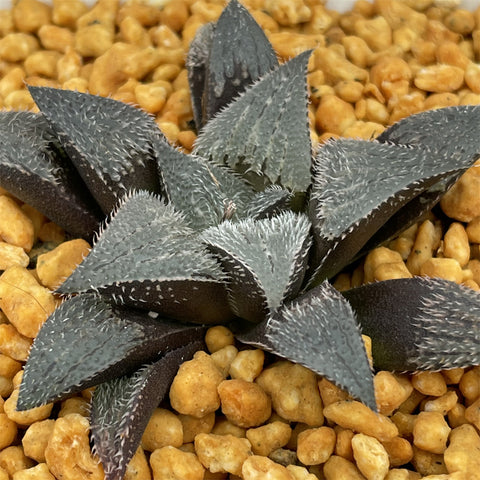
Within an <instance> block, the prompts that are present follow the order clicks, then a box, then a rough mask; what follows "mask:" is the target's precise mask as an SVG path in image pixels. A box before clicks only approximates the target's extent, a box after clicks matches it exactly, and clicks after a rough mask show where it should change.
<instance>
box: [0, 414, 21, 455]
mask: <svg viewBox="0 0 480 480" xmlns="http://www.w3.org/2000/svg"><path fill="white" fill-rule="evenodd" d="M16 435H17V425H16V423H15V422H14V421H13V420H11V419H10V418H8V415H7V414H5V413H0V451H1V450H3V449H4V448H7V447H8V446H10V445H11V444H12V442H13V441H14V440H15V437H16Z"/></svg>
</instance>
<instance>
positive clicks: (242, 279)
mask: <svg viewBox="0 0 480 480" xmlns="http://www.w3.org/2000/svg"><path fill="white" fill-rule="evenodd" d="M309 231H310V223H309V221H308V219H307V217H306V216H305V215H297V214H294V213H293V212H285V213H283V214H280V215H279V216H277V217H273V218H270V219H264V220H258V221H254V220H251V219H247V220H242V221H240V222H238V223H231V222H224V223H223V224H221V225H220V226H218V227H216V228H211V229H209V230H207V231H206V232H204V234H203V235H202V238H203V240H204V241H205V242H206V243H207V244H208V245H209V247H210V249H211V250H212V251H213V252H214V253H216V254H217V255H218V256H219V258H220V260H221V261H222V264H223V266H224V269H225V270H226V272H227V273H228V275H229V280H230V281H229V297H230V303H231V305H232V309H233V311H234V313H235V314H236V315H238V316H240V317H242V318H245V319H247V320H250V321H254V322H258V321H260V320H262V319H263V318H264V317H265V316H266V315H267V314H268V313H274V312H275V311H277V310H278V308H279V307H280V306H281V305H282V303H283V302H284V301H285V300H286V299H288V298H290V297H291V296H294V295H295V294H296V293H297V292H298V290H299V289H300V285H301V283H302V281H303V277H304V273H305V268H306V260H307V256H308V248H309V246H310V234H309Z"/></svg>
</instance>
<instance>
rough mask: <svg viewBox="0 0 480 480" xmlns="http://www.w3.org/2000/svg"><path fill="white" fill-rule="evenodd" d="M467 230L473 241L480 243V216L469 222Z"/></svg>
mask: <svg viewBox="0 0 480 480" xmlns="http://www.w3.org/2000/svg"><path fill="white" fill-rule="evenodd" d="M466 232H467V236H468V240H469V241H470V242H471V243H480V216H478V217H475V218H473V219H472V220H470V221H469V222H468V225H467V228H466Z"/></svg>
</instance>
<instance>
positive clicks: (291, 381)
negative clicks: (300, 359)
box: [255, 361, 323, 427]
mask: <svg viewBox="0 0 480 480" xmlns="http://www.w3.org/2000/svg"><path fill="white" fill-rule="evenodd" d="M255 381H256V382H257V383H258V384H259V385H260V386H261V387H262V388H263V390H264V391H265V392H266V393H267V394H268V395H270V397H271V399H272V406H273V408H274V410H275V411H276V412H277V413H278V414H279V415H280V416H281V417H283V418H285V419H286V420H289V421H292V422H303V423H306V424H307V425H310V426H312V427H316V426H321V425H322V424H323V413H322V400H321V398H320V393H319V391H318V386H317V379H316V376H315V374H314V373H313V372H311V371H310V370H308V369H307V368H305V367H303V366H301V365H298V364H293V363H291V362H288V361H278V362H276V363H274V364H272V365H271V366H269V367H268V368H266V369H264V370H263V372H262V373H261V374H260V375H259V376H258V377H257V379H256V380H255Z"/></svg>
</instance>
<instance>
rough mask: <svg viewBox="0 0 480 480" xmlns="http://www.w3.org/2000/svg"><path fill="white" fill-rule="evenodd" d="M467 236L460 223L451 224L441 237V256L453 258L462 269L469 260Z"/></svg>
mask: <svg viewBox="0 0 480 480" xmlns="http://www.w3.org/2000/svg"><path fill="white" fill-rule="evenodd" d="M468 240H469V239H468V234H467V232H466V230H465V228H464V226H463V225H462V224H461V223H458V222H453V223H452V224H451V225H450V226H449V227H448V230H447V232H446V233H445V235H444V237H443V254H444V255H445V256H446V257H448V258H454V259H455V260H457V261H458V263H459V264H460V266H461V267H462V268H463V267H465V265H466V264H467V263H468V261H469V260H470V245H469V244H468Z"/></svg>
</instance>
